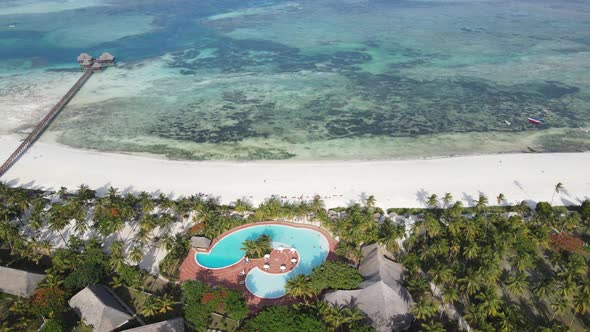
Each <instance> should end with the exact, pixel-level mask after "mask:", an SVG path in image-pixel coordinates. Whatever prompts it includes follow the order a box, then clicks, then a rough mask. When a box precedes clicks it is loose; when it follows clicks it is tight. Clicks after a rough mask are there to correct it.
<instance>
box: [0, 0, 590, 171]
mask: <svg viewBox="0 0 590 332" xmlns="http://www.w3.org/2000/svg"><path fill="white" fill-rule="evenodd" d="M104 51H108V52H111V53H113V54H114V55H115V56H116V57H117V59H118V60H119V66H118V67H117V68H115V69H110V70H108V71H106V72H104V73H101V74H100V75H95V76H94V77H93V78H92V79H91V80H90V81H89V83H88V84H87V85H86V86H85V87H84V88H83V89H82V91H81V92H80V93H79V94H78V96H77V97H76V98H75V99H74V101H73V102H72V103H71V104H70V105H69V106H68V107H67V108H66V110H65V111H64V112H63V113H62V115H61V116H60V117H59V119H58V120H57V121H56V122H55V124H54V125H53V126H52V128H51V130H50V132H49V133H48V134H47V135H46V136H45V137H44V138H43V139H44V140H46V141H57V142H59V143H63V144H67V145H70V146H73V147H78V148H87V149H97V150H105V151H121V152H134V153H149V154H153V155H154V156H159V157H167V158H174V159H193V160H208V159H222V160H256V159H308V160H322V159H333V160H340V159H389V158H412V157H427V156H449V155H456V154H473V153H476V154H477V153H497V152H518V151H526V150H528V147H531V148H533V149H535V150H539V151H583V150H588V148H589V147H590V133H589V132H590V130H588V127H589V122H590V75H588V73H590V2H588V1H571V0H568V1H561V0H559V1H557V0H555V1H553V0H551V1H481V0H473V1H471V0H458V1H453V0H449V1H442V0H441V1H413V0H412V1H390V0H388V1H383V0H378V1H370V0H314V1H307V0H304V1H268V0H264V1H262V0H258V1H237V0H203V1H189V0H184V1H177V0H169V1H150V0H141V1H140V0H126V1H114V0H110V1H108V0H76V1H71V0H70V1H63V0H51V1H33V0H18V1H16V0H8V1H6V0H4V1H0V135H2V134H11V133H19V134H24V133H26V132H27V131H28V130H30V129H31V128H32V126H33V125H34V124H35V121H37V120H38V119H40V118H41V117H42V116H43V114H44V113H45V112H46V111H47V110H48V109H49V108H50V107H51V106H52V105H53V104H54V103H55V102H57V100H59V98H60V96H61V94H63V93H64V92H65V91H66V90H67V89H68V86H69V85H70V84H72V83H73V82H74V81H75V80H76V78H77V77H78V76H79V75H80V72H79V70H78V68H77V65H76V63H75V61H74V60H75V57H76V56H77V55H78V54H79V53H80V52H89V53H91V54H94V55H99V54H100V53H102V52H104ZM529 116H530V117H536V118H539V119H541V120H542V122H543V124H542V125H541V126H539V127H537V126H532V125H529V124H528V123H527V121H526V118H527V117H529Z"/></svg>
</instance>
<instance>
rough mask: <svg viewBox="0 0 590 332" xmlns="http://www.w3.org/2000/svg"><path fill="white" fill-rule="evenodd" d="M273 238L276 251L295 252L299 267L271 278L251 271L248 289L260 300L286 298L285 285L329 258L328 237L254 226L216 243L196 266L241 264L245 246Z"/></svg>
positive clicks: (286, 228) (284, 227)
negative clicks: (293, 250)
mask: <svg viewBox="0 0 590 332" xmlns="http://www.w3.org/2000/svg"><path fill="white" fill-rule="evenodd" d="M262 234H266V235H268V236H270V237H271V239H272V245H273V247H275V248H276V247H278V246H283V247H285V248H296V249H297V252H298V254H299V263H298V264H297V266H296V267H295V268H294V269H293V270H292V271H289V272H287V273H283V274H271V273H267V272H265V271H262V270H260V269H258V268H254V269H252V270H251V271H250V272H249V273H248V275H247V276H246V287H247V288H248V290H249V291H250V292H251V293H252V294H254V295H256V296H259V297H263V298H278V297H281V296H283V295H285V293H286V291H285V283H286V282H287V280H288V279H290V278H292V277H293V276H296V275H298V274H309V273H311V270H312V269H313V268H314V267H316V266H318V265H320V264H322V263H323V262H324V261H325V260H326V258H327V257H328V253H329V251H330V245H329V242H328V239H326V237H325V236H324V235H323V234H322V233H320V232H318V231H316V230H313V229H310V228H301V227H294V226H290V225H276V224H272V225H253V226H250V227H247V228H243V229H240V230H238V231H235V232H233V233H231V234H229V235H227V236H225V237H223V238H222V239H221V240H219V242H217V243H216V244H215V245H214V246H213V248H211V250H210V251H209V252H208V253H197V254H196V255H195V260H196V261H197V264H199V265H201V266H203V267H206V268H210V269H221V268H225V267H228V266H231V265H233V264H236V263H238V262H239V261H240V260H241V259H242V258H243V257H244V251H243V250H241V247H242V242H244V241H245V240H255V239H256V238H258V237H259V236H260V235H262Z"/></svg>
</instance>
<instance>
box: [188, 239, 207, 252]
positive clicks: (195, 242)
mask: <svg viewBox="0 0 590 332" xmlns="http://www.w3.org/2000/svg"><path fill="white" fill-rule="evenodd" d="M210 245H211V240H209V239H208V238H206V237H204V236H193V237H191V247H192V248H194V249H196V250H209V246H210Z"/></svg>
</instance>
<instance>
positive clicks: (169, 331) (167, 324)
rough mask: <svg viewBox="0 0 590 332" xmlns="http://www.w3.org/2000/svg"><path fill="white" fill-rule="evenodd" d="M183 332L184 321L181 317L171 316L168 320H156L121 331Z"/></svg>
mask: <svg viewBox="0 0 590 332" xmlns="http://www.w3.org/2000/svg"><path fill="white" fill-rule="evenodd" d="M164 331H165V332H184V321H183V320H182V318H180V317H178V318H173V319H169V320H165V321H163V322H158V323H154V324H149V325H145V326H140V327H136V328H132V329H129V330H124V331H123V332H164Z"/></svg>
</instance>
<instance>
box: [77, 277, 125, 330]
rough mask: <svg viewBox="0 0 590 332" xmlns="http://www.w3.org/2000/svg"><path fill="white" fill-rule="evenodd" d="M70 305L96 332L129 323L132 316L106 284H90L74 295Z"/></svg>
mask: <svg viewBox="0 0 590 332" xmlns="http://www.w3.org/2000/svg"><path fill="white" fill-rule="evenodd" d="M69 304H70V307H72V309H74V311H75V312H76V314H78V316H80V318H82V319H83V320H84V321H85V322H86V324H89V325H92V326H93V327H94V328H93V331H94V332H111V331H113V330H115V329H117V328H120V327H121V326H123V325H124V324H125V323H127V322H128V321H129V320H130V319H131V316H130V315H129V314H127V312H125V309H124V308H123V306H122V305H121V303H119V301H118V300H117V299H116V298H115V297H114V296H113V294H112V293H111V291H110V290H109V288H108V287H107V286H105V285H100V284H94V285H91V286H88V287H86V288H84V289H83V290H81V291H80V292H78V293H77V294H76V295H74V296H72V298H71V299H70V301H69Z"/></svg>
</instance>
